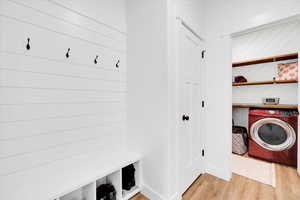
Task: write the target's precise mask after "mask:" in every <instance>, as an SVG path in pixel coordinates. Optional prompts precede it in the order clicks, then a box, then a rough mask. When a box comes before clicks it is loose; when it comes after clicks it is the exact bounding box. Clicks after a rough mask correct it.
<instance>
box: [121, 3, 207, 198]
mask: <svg viewBox="0 0 300 200" xmlns="http://www.w3.org/2000/svg"><path fill="white" fill-rule="evenodd" d="M202 3H203V2H202V1H195V0H193V1H182V0H178V1H177V0H176V1H175V0H165V1H161V0H154V1H147V0H129V1H128V7H127V13H128V26H127V29H128V64H127V65H128V98H127V102H128V131H127V141H128V147H129V148H130V149H133V150H135V151H141V152H143V156H144V159H143V175H144V177H143V178H144V179H143V180H144V186H145V190H144V191H146V193H147V194H148V195H151V198H150V199H153V200H156V199H172V198H175V197H176V195H177V194H176V189H177V188H176V153H175V152H176V146H175V144H176V123H177V122H178V116H177V115H176V106H177V104H176V87H175V85H176V69H175V68H176V67H175V66H176V65H175V64H176V59H175V57H174V56H175V55H174V48H175V46H176V44H175V43H176V41H174V39H175V30H174V25H175V23H176V17H177V16H179V17H182V18H183V19H184V20H186V22H187V23H189V25H190V26H191V27H193V29H195V30H196V31H198V30H201V31H202V32H203V27H202V26H203V22H204V21H203V20H202V19H201V16H202V15H203V12H202V9H203V6H202ZM201 20H202V21H201ZM199 34H200V33H199Z"/></svg>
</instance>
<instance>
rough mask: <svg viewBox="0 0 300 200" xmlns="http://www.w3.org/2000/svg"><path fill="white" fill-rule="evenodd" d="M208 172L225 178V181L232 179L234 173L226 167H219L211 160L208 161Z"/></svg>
mask: <svg viewBox="0 0 300 200" xmlns="http://www.w3.org/2000/svg"><path fill="white" fill-rule="evenodd" d="M205 172H206V173H208V174H210V175H213V176H215V177H217V178H220V179H223V180H225V181H230V179H231V176H232V173H231V170H230V169H228V168H226V167H224V166H223V167H218V166H216V165H214V164H212V163H210V162H208V161H207V162H206V170H205Z"/></svg>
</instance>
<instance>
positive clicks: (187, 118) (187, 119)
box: [182, 115, 190, 121]
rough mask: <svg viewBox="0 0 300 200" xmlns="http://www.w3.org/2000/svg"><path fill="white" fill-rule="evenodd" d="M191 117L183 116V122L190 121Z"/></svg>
mask: <svg viewBox="0 0 300 200" xmlns="http://www.w3.org/2000/svg"><path fill="white" fill-rule="evenodd" d="M189 119H190V117H189V116H188V115H182V121H189Z"/></svg>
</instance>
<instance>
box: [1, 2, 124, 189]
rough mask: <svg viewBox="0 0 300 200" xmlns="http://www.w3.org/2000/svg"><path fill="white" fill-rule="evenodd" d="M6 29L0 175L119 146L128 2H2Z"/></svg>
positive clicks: (122, 129)
mask: <svg viewBox="0 0 300 200" xmlns="http://www.w3.org/2000/svg"><path fill="white" fill-rule="evenodd" d="M0 27H1V33H0V59H1V64H0V65H1V66H0V71H1V73H0V74H1V75H0V94H1V99H0V111H1V112H0V129H1V131H0V180H1V177H4V176H5V177H7V176H12V175H16V176H18V174H21V173H26V171H27V170H33V169H35V168H39V167H46V166H47V165H50V164H51V163H53V162H56V161H58V160H60V161H61V160H64V159H67V158H71V157H73V156H77V155H82V154H87V153H90V152H94V151H99V156H100V157H101V156H103V155H104V154H107V152H111V151H117V150H118V149H121V148H122V146H123V142H122V137H123V134H124V131H125V117H126V103H125V95H126V34H125V32H126V29H125V27H126V23H125V0H114V1H111V0H101V1H97V0H89V1H79V0H78V1H60V0H59V1H52V0H51V1H47V0H28V1H21V0H1V2H0ZM28 37H30V39H31V41H30V44H31V49H30V50H29V51H28V50H26V48H25V47H26V43H27V38H28ZM68 48H71V51H70V58H69V59H67V58H66V57H65V54H66V52H67V49H68ZM96 55H99V60H98V61H99V63H98V64H97V65H96V64H94V58H95V57H96ZM118 59H120V60H121V64H120V68H118V69H117V68H116V67H115V63H116V62H117V60H118ZM74 167H76V166H74ZM53 175H55V174H53ZM4 184H5V183H4ZM41 187H42V185H41ZM16 192H18V186H17V187H16Z"/></svg>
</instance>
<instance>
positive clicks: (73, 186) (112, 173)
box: [0, 152, 142, 200]
mask: <svg viewBox="0 0 300 200" xmlns="http://www.w3.org/2000/svg"><path fill="white" fill-rule="evenodd" d="M140 159H141V157H140V156H139V155H138V154H135V153H129V152H122V153H120V152H118V153H112V154H110V155H107V157H103V156H101V157H99V152H94V153H91V154H86V155H82V156H77V157H73V158H68V159H64V160H62V161H57V162H55V163H51V164H48V165H44V166H39V167H37V168H35V169H30V170H27V171H25V172H21V173H14V174H12V175H8V176H5V177H1V180H0V199H7V200H20V199H22V200H96V188H97V186H99V185H100V184H103V183H112V184H113V185H114V187H115V189H116V192H117V199H118V200H127V199H129V198H131V197H132V196H134V195H135V194H136V193H138V192H139V191H140V190H141V181H142V180H141V162H140ZM129 164H134V166H135V169H136V173H135V179H136V187H134V188H133V189H132V190H130V191H122V168H123V167H126V166H127V165H129ZM16 191H17V192H16Z"/></svg>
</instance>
